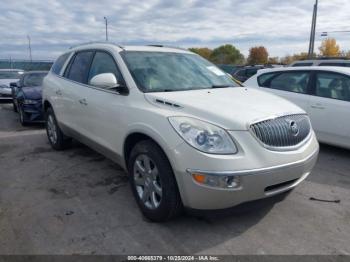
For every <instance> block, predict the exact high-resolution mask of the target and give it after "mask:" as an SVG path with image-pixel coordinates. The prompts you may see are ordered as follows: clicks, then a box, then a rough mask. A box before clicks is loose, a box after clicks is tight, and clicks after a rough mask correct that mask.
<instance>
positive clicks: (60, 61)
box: [51, 53, 70, 75]
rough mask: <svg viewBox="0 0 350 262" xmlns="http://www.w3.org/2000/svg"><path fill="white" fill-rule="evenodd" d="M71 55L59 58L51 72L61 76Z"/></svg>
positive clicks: (67, 54)
mask: <svg viewBox="0 0 350 262" xmlns="http://www.w3.org/2000/svg"><path fill="white" fill-rule="evenodd" d="M69 55H70V53H66V54H63V55H61V56H60V57H58V58H57V59H56V61H55V63H54V64H53V65H52V67H51V72H53V73H55V74H56V75H60V73H61V70H62V67H63V65H64V64H65V62H66V61H67V59H68V57H69Z"/></svg>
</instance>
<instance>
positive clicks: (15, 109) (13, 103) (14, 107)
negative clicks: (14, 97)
mask: <svg viewBox="0 0 350 262" xmlns="http://www.w3.org/2000/svg"><path fill="white" fill-rule="evenodd" d="M12 105H13V112H15V113H17V112H18V110H17V106H16V104H15V102H12Z"/></svg>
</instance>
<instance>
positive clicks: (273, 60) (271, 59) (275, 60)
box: [267, 56, 279, 65]
mask: <svg viewBox="0 0 350 262" xmlns="http://www.w3.org/2000/svg"><path fill="white" fill-rule="evenodd" d="M267 63H268V64H271V65H273V64H278V63H279V57H278V56H276V57H269V60H268V62H267Z"/></svg>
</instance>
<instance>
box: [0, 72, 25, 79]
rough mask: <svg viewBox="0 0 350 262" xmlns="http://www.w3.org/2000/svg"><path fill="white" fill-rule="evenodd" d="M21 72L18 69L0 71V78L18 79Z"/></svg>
mask: <svg viewBox="0 0 350 262" xmlns="http://www.w3.org/2000/svg"><path fill="white" fill-rule="evenodd" d="M21 74H22V72H20V71H0V79H19V78H20V76H21Z"/></svg>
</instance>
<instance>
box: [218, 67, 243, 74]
mask: <svg viewBox="0 0 350 262" xmlns="http://www.w3.org/2000/svg"><path fill="white" fill-rule="evenodd" d="M217 67H219V68H220V69H221V70H222V71H224V72H226V73H228V74H230V75H231V76H233V75H234V73H236V72H237V71H238V70H239V69H241V68H242V67H243V66H241V65H224V64H219V65H217Z"/></svg>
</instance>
